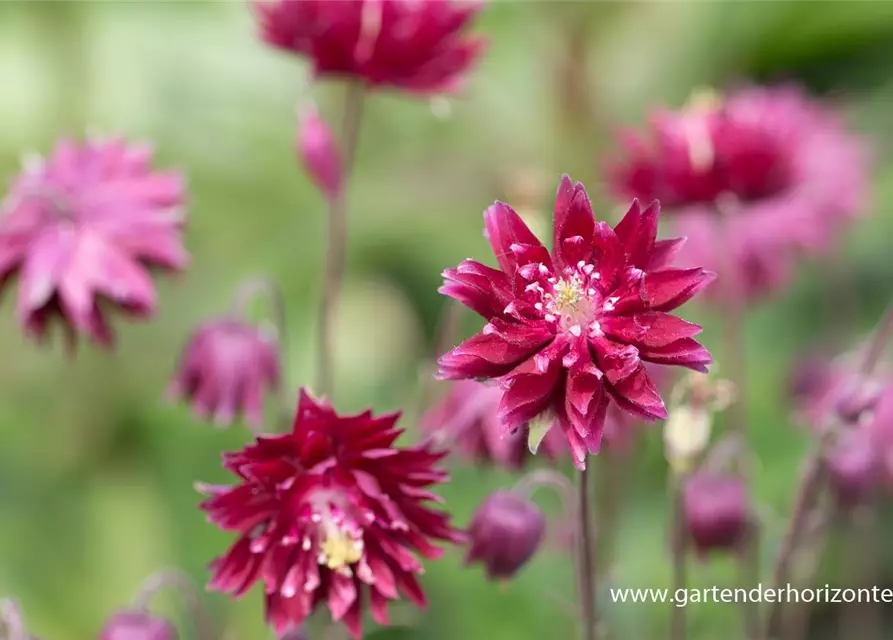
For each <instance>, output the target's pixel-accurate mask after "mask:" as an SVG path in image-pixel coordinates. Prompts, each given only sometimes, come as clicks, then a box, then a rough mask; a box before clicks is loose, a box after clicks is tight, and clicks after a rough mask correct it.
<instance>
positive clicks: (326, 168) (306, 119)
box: [297, 103, 344, 200]
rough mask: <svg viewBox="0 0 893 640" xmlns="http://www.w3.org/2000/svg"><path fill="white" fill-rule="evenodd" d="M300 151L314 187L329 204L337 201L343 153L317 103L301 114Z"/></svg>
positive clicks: (298, 145)
mask: <svg viewBox="0 0 893 640" xmlns="http://www.w3.org/2000/svg"><path fill="white" fill-rule="evenodd" d="M297 147H298V154H299V155H300V158H301V162H303V163H304V168H305V169H306V170H307V173H308V174H309V175H310V178H311V179H312V180H313V182H314V184H316V186H317V187H318V188H319V190H320V191H322V192H323V194H324V195H325V196H326V198H328V199H329V200H334V199H335V198H337V197H338V195H339V194H340V193H341V187H342V182H343V175H344V169H343V164H342V162H341V153H340V152H339V150H338V143H337V141H336V140H335V136H334V135H333V134H332V131H331V129H329V127H328V125H327V124H326V123H325V121H324V120H323V119H322V117H320V115H319V111H318V110H317V108H316V105H314V104H313V103H308V104H306V105H305V106H303V107H302V108H301V110H300V113H299V124H298V139H297Z"/></svg>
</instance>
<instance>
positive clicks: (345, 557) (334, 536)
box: [319, 526, 363, 571]
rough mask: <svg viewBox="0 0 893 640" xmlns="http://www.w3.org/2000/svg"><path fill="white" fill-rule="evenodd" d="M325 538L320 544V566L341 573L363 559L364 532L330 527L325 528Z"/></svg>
mask: <svg viewBox="0 0 893 640" xmlns="http://www.w3.org/2000/svg"><path fill="white" fill-rule="evenodd" d="M324 536H325V537H323V538H322V541H321V542H320V544H319V564H322V565H325V566H326V567H328V568H329V569H332V570H333V571H339V570H343V569H345V568H346V567H347V566H348V565H351V564H353V563H355V562H359V561H360V558H362V557H363V534H362V532H358V531H349V530H348V529H346V528H342V527H338V526H330V527H325V528H324Z"/></svg>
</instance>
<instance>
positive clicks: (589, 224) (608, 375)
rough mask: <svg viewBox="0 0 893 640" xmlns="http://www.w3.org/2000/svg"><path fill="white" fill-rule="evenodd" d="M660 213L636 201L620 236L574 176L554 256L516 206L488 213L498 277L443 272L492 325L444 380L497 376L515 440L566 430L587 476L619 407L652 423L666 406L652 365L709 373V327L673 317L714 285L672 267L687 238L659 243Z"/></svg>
mask: <svg viewBox="0 0 893 640" xmlns="http://www.w3.org/2000/svg"><path fill="white" fill-rule="evenodd" d="M659 212H660V208H659V206H658V204H657V203H656V202H655V203H653V204H652V205H651V206H649V207H648V208H646V209H645V210H644V211H643V210H642V209H641V207H640V206H639V203H638V202H633V204H632V206H631V207H630V209H629V211H628V212H627V213H626V215H625V216H624V218H623V219H622V220H621V221H620V223H618V224H617V225H616V226H615V227H613V228H612V227H611V226H610V225H608V224H607V223H606V222H602V221H597V220H596V219H595V217H594V215H593V212H592V207H591V204H590V201H589V197H588V196H587V194H586V190H585V188H584V187H583V185H582V184H579V183H578V184H576V185H574V184H573V183H572V182H571V180H570V178H568V177H567V176H565V177H564V178H563V179H562V181H561V184H560V186H559V188H558V196H557V199H556V202H555V219H554V246H553V249H552V251H551V253H550V251H549V250H547V249H546V248H545V247H544V246H543V244H542V243H541V242H540V241H539V240H538V239H537V238H536V236H534V234H533V233H532V232H531V231H530V230H529V229H528V228H527V226H526V225H525V224H524V222H523V221H522V220H521V218H520V216H518V214H517V213H516V212H515V211H514V210H513V209H512V208H511V207H509V206H508V205H506V204H503V203H501V202H497V203H495V204H494V205H493V206H491V207H490V208H489V209H487V211H486V212H485V213H484V220H485V224H486V232H487V237H488V239H489V241H490V244H491V246H492V247H493V251H494V253H495V254H496V260H497V262H498V263H499V268H498V269H494V268H492V267H487V266H485V265H483V264H481V263H479V262H475V261H473V260H466V261H464V262H462V263H461V264H460V265H459V266H458V267H457V268H455V269H447V270H446V271H444V285H443V286H442V287H441V289H440V291H441V293H443V294H444V295H447V296H450V297H452V298H455V299H456V300H458V301H459V302H461V303H463V304H464V305H466V306H468V307H469V308H471V309H473V310H474V311H476V312H477V313H478V314H480V315H481V316H483V317H484V319H485V320H487V324H486V325H485V326H484V328H483V330H482V331H481V333H479V334H477V335H475V336H474V337H472V338H471V339H469V340H467V341H465V342H463V343H462V344H460V345H459V346H457V347H456V348H454V349H453V350H451V351H449V352H448V353H446V354H445V355H444V356H443V357H441V359H440V361H439V364H440V374H439V375H440V377H442V378H447V379H462V378H483V379H495V380H497V381H498V383H499V385H500V387H501V389H502V399H501V401H500V405H499V420H500V422H501V424H502V428H503V430H504V432H505V433H506V434H509V433H512V432H514V431H516V430H518V429H521V428H524V427H525V426H528V423H531V422H532V421H535V425H536V428H533V429H531V430H530V438H531V443H532V445H533V446H534V448H535V445H536V442H535V441H536V440H537V439H538V438H540V437H541V436H542V435H544V433H545V430H548V428H550V427H552V426H553V424H554V425H556V426H557V428H559V429H560V430H561V431H562V432H563V433H564V435H565V437H566V438H567V441H568V443H569V445H570V449H571V452H572V455H573V459H574V463H575V464H576V466H577V467H578V468H584V466H585V459H586V454H587V452H593V453H594V452H597V451H598V449H599V445H600V442H601V438H602V432H603V428H604V423H605V415H606V413H607V410H608V406H609V404H610V403H612V402H613V403H615V404H617V405H618V406H619V407H620V408H621V409H623V410H625V411H627V412H629V413H632V414H634V415H636V416H639V417H641V418H644V419H646V420H655V419H663V418H665V417H666V409H665V407H664V403H663V400H662V399H661V397H660V394H659V392H658V390H657V388H656V387H655V385H654V383H653V382H652V380H651V379H650V378H649V376H648V374H647V372H646V369H645V363H646V362H652V363H656V364H663V365H679V366H684V367H688V368H691V369H694V370H697V371H705V370H706V367H707V365H708V364H709V363H710V361H711V359H710V354H709V352H708V351H707V350H706V349H705V348H704V347H703V346H701V345H700V344H699V343H698V342H697V341H696V340H695V339H694V336H695V335H697V334H698V333H699V332H700V330H701V328H700V327H699V326H698V325H695V324H692V323H689V322H686V321H684V320H681V319H679V318H677V317H676V316H673V315H671V314H670V313H669V312H670V311H672V310H674V309H676V308H677V307H679V306H680V305H682V304H683V303H685V302H686V301H687V300H689V299H691V298H692V297H693V296H694V295H695V294H697V293H698V292H699V291H701V289H703V288H704V287H705V286H706V285H707V284H708V283H709V282H710V281H711V280H712V278H713V275H712V274H711V273H708V272H706V271H704V270H703V269H701V268H692V269H676V268H671V267H668V265H669V264H670V262H671V260H672V259H673V257H674V255H675V254H676V252H677V251H678V249H679V248H680V246H681V244H682V240H681V239H672V240H661V241H658V240H656V236H657V225H658V215H659Z"/></svg>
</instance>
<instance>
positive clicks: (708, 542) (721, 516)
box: [683, 471, 750, 554]
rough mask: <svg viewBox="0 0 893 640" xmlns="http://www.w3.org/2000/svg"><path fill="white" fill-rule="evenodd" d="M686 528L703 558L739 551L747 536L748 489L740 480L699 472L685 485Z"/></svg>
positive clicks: (748, 520) (748, 517)
mask: <svg viewBox="0 0 893 640" xmlns="http://www.w3.org/2000/svg"><path fill="white" fill-rule="evenodd" d="M683 507H684V512H685V524H686V527H687V528H688V532H689V535H690V537H691V541H692V543H693V544H694V546H695V549H697V551H698V553H699V554H705V553H707V552H708V551H711V550H713V549H730V548H733V547H736V546H737V545H738V544H739V543H740V542H741V541H742V540H743V539H744V537H745V535H746V534H747V530H748V527H749V523H750V507H749V500H748V496H747V488H746V486H745V484H744V481H743V480H742V479H741V478H740V477H737V476H732V475H723V474H718V473H713V472H708V471H699V472H697V473H695V474H694V475H693V476H691V477H690V478H689V479H688V481H687V482H686V484H685V489H684V495H683Z"/></svg>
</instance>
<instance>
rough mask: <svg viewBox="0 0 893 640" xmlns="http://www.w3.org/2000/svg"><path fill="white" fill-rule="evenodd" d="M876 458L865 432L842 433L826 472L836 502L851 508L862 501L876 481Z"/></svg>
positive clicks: (873, 448)
mask: <svg viewBox="0 0 893 640" xmlns="http://www.w3.org/2000/svg"><path fill="white" fill-rule="evenodd" d="M877 463H878V458H877V452H876V450H875V444H874V442H872V439H871V437H870V434H869V433H868V430H867V429H864V428H856V429H852V430H848V431H845V432H844V433H842V434H841V435H840V438H839V439H838V441H837V442H836V443H835V444H834V447H833V448H832V450H831V451H830V452H829V454H828V471H829V472H830V476H831V486H832V487H833V488H834V493H835V494H836V497H837V500H838V502H839V503H840V504H842V505H844V506H852V505H855V504H857V503H858V502H860V501H861V500H862V499H863V498H865V497H866V496H867V495H868V493H869V492H870V491H871V489H872V487H873V486H874V482H875V479H876V477H877V475H876V474H877V469H878V464H877Z"/></svg>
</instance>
